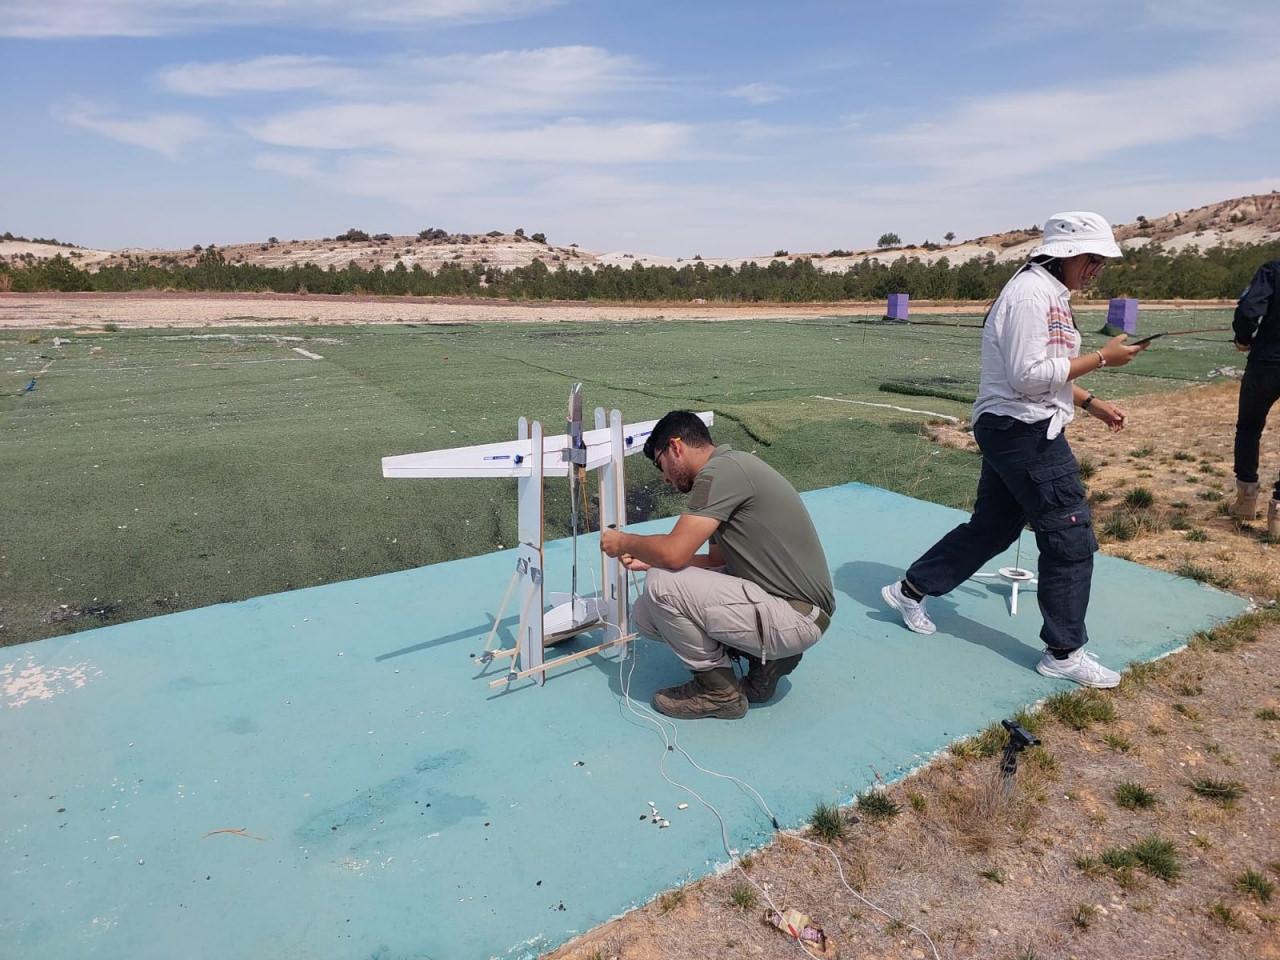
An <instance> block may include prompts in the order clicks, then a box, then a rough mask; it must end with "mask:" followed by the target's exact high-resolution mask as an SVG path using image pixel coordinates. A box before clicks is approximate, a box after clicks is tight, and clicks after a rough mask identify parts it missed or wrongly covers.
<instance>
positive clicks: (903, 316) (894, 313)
mask: <svg viewBox="0 0 1280 960" xmlns="http://www.w3.org/2000/svg"><path fill="white" fill-rule="evenodd" d="M910 300H911V297H910V295H908V294H905V293H891V294H889V303H888V306H886V307H885V312H884V318H885V319H886V320H898V321H901V322H902V323H906V322H907V309H908V303H909V302H910Z"/></svg>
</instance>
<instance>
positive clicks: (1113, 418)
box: [1087, 347, 1143, 433]
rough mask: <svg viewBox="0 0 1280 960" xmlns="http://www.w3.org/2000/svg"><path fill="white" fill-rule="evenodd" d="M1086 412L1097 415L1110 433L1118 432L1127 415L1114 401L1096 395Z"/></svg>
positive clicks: (1139, 348)
mask: <svg viewBox="0 0 1280 960" xmlns="http://www.w3.org/2000/svg"><path fill="white" fill-rule="evenodd" d="M1136 349H1138V350H1141V349H1143V348H1142V347H1137V348H1136ZM1087 412H1088V413H1089V415H1090V416H1094V417H1097V418H1098V419H1099V420H1101V421H1102V422H1103V423H1105V424H1106V425H1107V429H1108V430H1110V431H1111V432H1112V433H1119V432H1120V431H1121V430H1123V429H1124V425H1125V423H1126V422H1127V421H1128V416H1127V415H1126V414H1125V412H1124V411H1123V410H1121V409H1120V408H1119V407H1117V406H1116V405H1115V404H1114V403H1107V401H1105V400H1099V399H1098V398H1097V397H1094V398H1093V401H1092V402H1091V403H1090V404H1089V409H1088V411H1087Z"/></svg>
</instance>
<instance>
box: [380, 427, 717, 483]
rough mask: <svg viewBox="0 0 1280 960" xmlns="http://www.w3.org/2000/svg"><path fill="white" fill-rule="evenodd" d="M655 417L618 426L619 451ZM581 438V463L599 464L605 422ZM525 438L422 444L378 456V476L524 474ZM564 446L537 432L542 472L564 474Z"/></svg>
mask: <svg viewBox="0 0 1280 960" xmlns="http://www.w3.org/2000/svg"><path fill="white" fill-rule="evenodd" d="M698 418H699V419H700V420H701V421H702V422H703V423H705V424H706V425H707V426H711V425H712V423H714V422H715V416H714V414H712V413H711V412H710V411H707V412H705V413H700V414H698ZM657 422H658V421H657V420H646V421H644V422H643V423H632V424H627V425H625V426H623V428H622V437H623V440H622V442H623V446H624V449H623V452H624V453H625V454H628V455H629V454H632V453H639V452H640V451H641V450H643V449H644V442H645V441H646V440H648V439H649V434H651V433H652V432H653V428H654V426H655V425H656V424H657ZM582 442H583V443H584V444H586V447H587V469H588V470H591V469H594V468H596V467H602V466H604V465H605V464H606V463H608V462H609V454H610V449H609V448H610V446H611V443H610V439H609V428H608V427H602V428H600V429H598V430H586V431H583V434H582ZM531 449H532V448H531V447H530V445H529V441H528V440H505V441H503V442H501V443H482V444H479V445H478V446H474V447H453V448H451V449H448V450H427V451H425V452H423V453H403V454H400V455H399V456H394V457H383V458H382V475H383V476H384V477H527V476H529V454H530V451H531ZM567 449H569V437H568V435H567V434H560V435H559V436H554V437H543V438H542V455H543V461H542V473H543V475H544V476H548V477H564V476H568V473H569V464H568V463H567V462H566V461H565V460H564V459H563V457H562V456H561V454H562V451H565V450H567Z"/></svg>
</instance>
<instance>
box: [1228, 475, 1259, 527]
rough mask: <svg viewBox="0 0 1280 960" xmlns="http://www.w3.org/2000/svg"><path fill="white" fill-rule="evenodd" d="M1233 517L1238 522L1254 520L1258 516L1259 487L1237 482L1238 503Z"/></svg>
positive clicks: (1234, 508)
mask: <svg viewBox="0 0 1280 960" xmlns="http://www.w3.org/2000/svg"><path fill="white" fill-rule="evenodd" d="M1231 515H1232V516H1233V517H1235V518H1236V519H1237V520H1253V519H1256V518H1257V516H1258V485H1257V484H1256V483H1242V482H1240V481H1239V480H1237V481H1236V502H1235V503H1234V504H1232V505H1231Z"/></svg>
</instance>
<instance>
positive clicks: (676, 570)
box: [601, 410, 835, 720]
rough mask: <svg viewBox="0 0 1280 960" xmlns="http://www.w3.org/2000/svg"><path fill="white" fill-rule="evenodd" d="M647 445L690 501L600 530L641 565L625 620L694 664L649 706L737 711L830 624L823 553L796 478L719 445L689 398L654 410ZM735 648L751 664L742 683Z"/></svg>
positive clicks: (618, 553) (614, 552) (763, 697)
mask: <svg viewBox="0 0 1280 960" xmlns="http://www.w3.org/2000/svg"><path fill="white" fill-rule="evenodd" d="M644 454H645V456H646V457H648V458H649V459H650V460H651V461H652V462H653V464H654V466H656V467H657V468H658V469H659V470H661V471H662V476H663V477H664V478H665V479H666V481H667V483H669V484H671V485H672V486H673V487H675V488H676V489H677V490H679V491H680V492H681V493H687V494H689V505H688V508H687V509H686V510H685V512H684V513H682V514H681V515H680V518H679V519H678V520H677V521H676V525H675V527H674V529H672V531H671V532H670V533H666V534H660V535H656V536H642V535H640V534H634V533H624V532H621V531H618V530H604V531H602V533H601V545H602V547H603V549H604V551H605V553H607V554H608V555H609V556H611V557H619V558H621V560H622V562H623V564H624V565H625V566H626V567H627V569H629V570H645V571H647V573H646V575H645V585H644V593H643V594H642V595H641V597H640V599H639V600H637V601H636V604H635V607H634V608H633V609H632V612H631V622H632V625H633V626H634V627H635V629H636V630H637V631H638V632H640V633H643V634H645V635H646V636H650V637H655V638H661V639H662V640H663V641H665V642H666V643H667V644H669V645H670V647H671V649H672V650H673V651H675V654H676V656H678V657H679V658H680V659H681V660H682V661H684V663H685V665H686V666H688V668H689V669H690V670H691V671H693V679H692V680H691V681H689V682H688V683H685V684H682V685H681V686H678V687H671V688H669V689H666V690H659V691H658V692H657V693H655V694H654V695H653V700H652V704H653V708H654V709H655V710H657V711H658V712H659V713H663V714H666V715H667V716H669V717H676V718H679V719H696V718H699V717H719V718H721V719H724V720H736V719H738V718H739V717H742V716H743V715H744V714H746V712H747V704H748V703H764V702H765V701H767V700H769V699H770V698H771V697H772V696H773V694H774V692H775V690H776V689H777V686H778V681H779V680H780V679H781V678H782V677H784V676H786V675H787V674H789V673H790V672H791V671H793V670H794V669H795V668H796V666H797V665H798V664H799V663H800V657H801V656H802V655H803V653H804V651H805V650H807V649H809V647H811V646H813V645H814V644H815V643H817V642H818V638H819V637H821V636H822V633H823V631H825V630H826V629H827V626H828V624H830V622H831V614H832V613H833V612H834V611H835V594H834V591H833V589H832V586H831V574H830V571H829V570H828V569H827V558H826V554H824V553H823V550H822V544H821V543H820V542H819V541H818V532H817V531H816V530H815V529H814V526H813V521H812V520H811V519H810V517H809V512H808V511H807V510H806V509H805V507H804V504H803V503H802V502H801V500H800V495H799V494H798V493H796V490H795V488H794V487H793V486H791V484H790V483H788V482H787V480H786V479H785V478H783V476H782V475H781V474H779V473H778V472H777V471H776V470H774V469H773V468H772V467H770V466H769V465H768V464H767V463H765V462H764V461H763V460H761V459H760V458H759V457H756V456H753V455H752V454H749V453H742V452H740V451H738V450H734V449H732V448H730V447H728V446H719V447H717V446H716V445H715V444H714V443H713V442H712V440H711V434H710V433H709V432H708V431H707V427H706V425H705V424H704V423H703V422H702V421H701V420H699V419H698V417H697V416H696V415H694V414H692V413H690V412H688V411H687V410H676V411H673V412H671V413H668V414H667V415H666V416H665V417H663V418H662V419H661V420H659V421H658V423H657V425H656V426H654V428H653V433H652V434H650V436H649V439H648V441H647V442H646V443H645V445H644ZM708 540H710V547H709V550H708V552H706V553H699V552H698V551H699V550H700V549H701V547H702V545H703V544H704V543H707V541H708ZM734 656H738V657H742V658H744V659H746V660H747V662H748V663H749V664H750V667H749V669H748V671H747V674H746V676H745V678H744V679H743V680H742V681H741V683H740V682H739V681H738V677H737V674H736V673H735V671H734V669H733V664H732V661H731V660H730V657H734Z"/></svg>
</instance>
